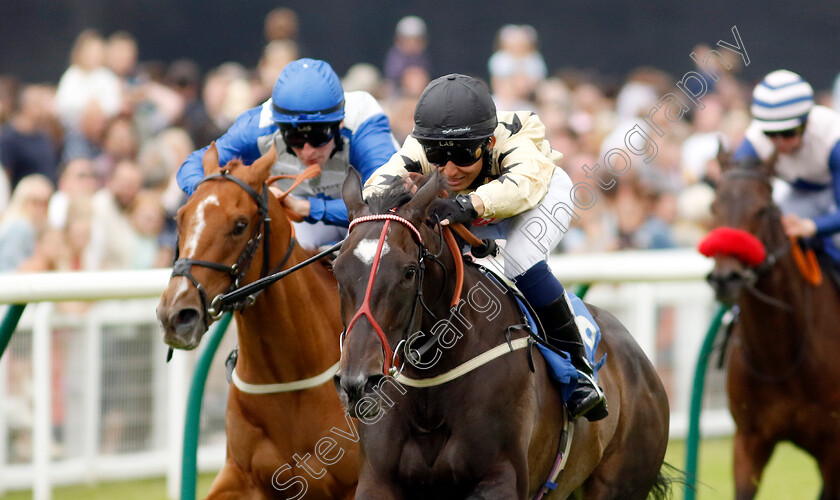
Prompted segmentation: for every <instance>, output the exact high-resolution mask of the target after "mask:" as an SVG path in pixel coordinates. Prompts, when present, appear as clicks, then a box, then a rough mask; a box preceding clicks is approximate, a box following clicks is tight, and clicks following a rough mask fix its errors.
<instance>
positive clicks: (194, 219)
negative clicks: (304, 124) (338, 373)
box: [157, 145, 358, 500]
mask: <svg viewBox="0 0 840 500" xmlns="http://www.w3.org/2000/svg"><path fill="white" fill-rule="evenodd" d="M274 158H275V152H274V149H273V148H272V150H271V151H270V152H269V153H267V154H266V155H264V156H263V157H262V158H259V159H258V160H257V161H255V162H254V164H253V165H250V166H248V165H243V164H242V163H241V162H240V161H238V160H234V161H232V162H230V163H228V164H227V165H225V166H224V167H221V168H220V167H219V159H218V153H217V151H216V148H215V145H212V146H211V147H210V148H209V149H208V150H207V153H205V155H204V158H203V165H204V174H205V178H204V180H202V182H201V183H200V185H199V186H198V187H197V188H196V190H195V193H194V194H193V195H192V196H191V197H190V198H189V200H188V201H187V203H186V205H184V206H183V207H182V208H181V209H180V210H179V211H178V216H177V222H178V233H179V246H178V251H179V256H180V258H179V259H178V260H177V261H176V262H175V265H174V270H173V276H172V277H171V278H170V281H169V285H168V286H167V288H166V290H165V291H164V292H163V295H162V296H161V299H160V303H159V305H158V307H157V315H158V320H159V322H160V324H161V325H162V328H163V332H164V341H165V342H166V343H167V344H169V345H170V346H172V347H174V348H177V349H193V348H195V347H196V346H198V344H199V342H200V341H201V337H202V335H203V334H204V333H205V332H206V331H207V328H208V326H209V325H210V324H211V323H212V321H213V319H214V318H213V317H212V316H213V315H212V313H213V312H215V313H217V314H218V311H213V308H212V305H211V304H210V303H208V302H209V301H210V300H211V298H212V297H216V296H218V295H220V294H222V293H224V292H225V291H226V290H231V289H233V288H235V287H238V286H240V285H245V284H247V283H251V282H253V281H255V280H257V279H259V278H260V277H261V276H263V275H265V274H266V273H267V272H268V271H271V272H276V271H279V270H280V269H279V268H281V267H282V268H288V267H291V266H292V265H294V264H297V263H299V262H302V261H304V260H306V259H307V258H308V257H310V256H311V253H310V252H308V251H306V250H304V249H302V248H301V247H300V246H299V245H296V244H295V240H294V232H293V227H292V224H291V223H290V221H289V220H288V218H287V216H286V214H285V212H284V209H283V208H282V205H281V203H280V202H279V201H278V200H277V198H275V196H272V195H269V194H268V191H269V190H268V187H267V182H269V183H270V181H269V173H270V169H271V165H272V164H273V163H274ZM269 239H270V244H269ZM241 306H244V307H241V308H239V309H238V310H237V311H236V312H235V319H236V325H237V331H238V335H239V338H238V341H239V347H238V349H239V354H238V362H237V364H236V368H235V370H234V372H233V375H234V382H235V383H234V384H233V385H232V386H231V388H230V392H229V394H228V400H227V411H226V414H227V416H226V419H225V430H226V434H227V457H226V460H225V463H224V466H223V467H222V469H221V471H220V472H219V474H218V475H217V476H216V479H215V480H214V481H213V484H212V486H211V489H210V494H209V496H208V497H207V498H208V499H213V500H217V499H266V498H300V496H302V493H303V492H304V491H305V493H306V498H307V499H309V498H312V499H315V498H319V499H344V498H353V494H354V491H355V487H356V481H357V475H358V434H357V433H356V430H355V424H354V423H353V421H352V419H350V418H349V417H347V416H346V413H345V411H344V410H343V408H342V406H341V403H340V401H339V399H338V397H337V395H336V393H335V388H334V387H333V385H332V384H331V383H329V382H330V381H331V380H332V375H333V373H334V372H335V369H336V367H335V365H336V364H337V363H338V360H339V333H340V332H341V330H342V325H341V319H340V314H339V309H338V294H337V289H336V283H335V279H334V278H333V276H332V274H331V273H330V271H329V270H328V269H327V268H326V267H325V266H323V265H321V264H318V263H316V264H314V265H309V266H306V267H304V268H302V269H300V270H299V271H297V272H295V273H294V274H290V275H288V276H286V277H285V278H283V279H282V280H280V281H278V282H276V283H274V284H273V285H271V286H269V287H268V288H266V289H265V290H263V291H262V293H260V294H258V295H257V296H256V298H255V300H254V301H253V303H252V304H248V303H244V304H241ZM208 307H209V308H210V309H211V311H210V312H208ZM290 384H296V385H290ZM300 386H305V388H301V387H300ZM290 389H291V390H290ZM280 390H282V391H285V392H276V391H280ZM262 392H267V393H262ZM333 438H335V439H333ZM305 472H306V473H305ZM307 473H308V474H307ZM298 495H300V496H298Z"/></svg>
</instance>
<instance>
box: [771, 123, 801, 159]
mask: <svg viewBox="0 0 840 500" xmlns="http://www.w3.org/2000/svg"><path fill="white" fill-rule="evenodd" d="M804 132H805V126H804V125H800V126H799V127H796V128H794V129H790V130H782V131H780V132H765V133H764V135H766V136H767V138H768V139H770V142H772V143H773V146H774V147H775V148H776V151H777V152H778V153H779V154H783V155H786V154H792V153H795V152H797V151H799V149H800V148H802V135H803V133H804Z"/></svg>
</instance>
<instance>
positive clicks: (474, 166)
mask: <svg viewBox="0 0 840 500" xmlns="http://www.w3.org/2000/svg"><path fill="white" fill-rule="evenodd" d="M495 143H496V138H495V137H493V138H492V139H491V140H490V143H489V144H487V149H492V148H493V145H494V144H495ZM483 146H484V144H483V143H482V145H481V147H483ZM468 149H469V151H467V152H468V153H470V154H469V155H467V154H466V153H465V154H463V155H458V154H455V155H453V156H445V155H437V156H436V155H434V154H430V152H429V150H428V149H427V150H426V152H427V159H429V162H430V163H432V165H436V166H437V168H438V172H440V173H441V174H443V175H444V176H445V177H446V181H447V183H448V187H449V189H450V190H452V191H463V190H465V189H467V188H468V187H470V185H472V183H473V182H474V181H475V179H476V178H477V177H478V175H479V174H480V173H481V169H482V168H483V167H484V155H483V153H482V151H481V150H480V149H477V148H468ZM472 155H475V156H478V160H476V161H475V162H473V163H470V164H467V165H462V164H460V163H462V161H458V158H459V157H464V158H466V157H467V156H472ZM436 157H442V158H446V160H445V161H446V163H436V162H435V158H436ZM438 161H441V160H438Z"/></svg>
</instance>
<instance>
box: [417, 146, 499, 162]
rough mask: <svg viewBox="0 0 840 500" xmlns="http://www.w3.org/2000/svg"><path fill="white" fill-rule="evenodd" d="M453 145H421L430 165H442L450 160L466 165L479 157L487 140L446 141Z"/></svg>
mask: <svg viewBox="0 0 840 500" xmlns="http://www.w3.org/2000/svg"><path fill="white" fill-rule="evenodd" d="M446 142H449V144H454V145H449V144H447V145H445V146H441V145H423V151H424V152H425V153H426V159H427V160H429V163H431V164H432V165H437V166H443V165H446V164H447V163H449V162H450V161H451V162H452V163H454V164H455V165H458V166H459V167H468V166H470V165H472V164H473V163H475V162H477V161H478V160H480V159H481V155H482V154H483V153H484V148H485V146H486V144H487V141H480V142H472V143H467V144H458V143H457V142H452V141H446Z"/></svg>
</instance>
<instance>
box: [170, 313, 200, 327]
mask: <svg viewBox="0 0 840 500" xmlns="http://www.w3.org/2000/svg"><path fill="white" fill-rule="evenodd" d="M198 318H199V316H198V309H181V310H180V311H178V314H177V315H176V316H175V326H176V327H177V326H183V325H192V324H194V323H196V322H197V321H198Z"/></svg>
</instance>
